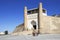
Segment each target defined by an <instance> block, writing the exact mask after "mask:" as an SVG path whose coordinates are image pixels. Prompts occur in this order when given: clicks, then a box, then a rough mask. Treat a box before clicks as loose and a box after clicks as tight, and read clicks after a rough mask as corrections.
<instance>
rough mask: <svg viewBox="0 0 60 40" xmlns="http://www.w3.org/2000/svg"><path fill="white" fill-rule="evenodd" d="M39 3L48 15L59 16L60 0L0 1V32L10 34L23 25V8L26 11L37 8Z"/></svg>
mask: <svg viewBox="0 0 60 40" xmlns="http://www.w3.org/2000/svg"><path fill="white" fill-rule="evenodd" d="M40 2H42V3H43V8H45V9H47V13H48V15H53V14H60V0H0V32H4V31H5V30H8V31H9V32H12V31H13V30H14V29H15V27H16V26H18V25H19V24H21V23H23V20H24V6H27V7H28V9H32V8H37V7H38V4H39V3H40Z"/></svg>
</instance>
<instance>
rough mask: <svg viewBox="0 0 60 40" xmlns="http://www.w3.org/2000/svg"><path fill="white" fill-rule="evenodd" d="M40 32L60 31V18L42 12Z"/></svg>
mask: <svg viewBox="0 0 60 40" xmlns="http://www.w3.org/2000/svg"><path fill="white" fill-rule="evenodd" d="M40 22H41V24H40V33H60V18H59V17H52V16H45V15H42V14H41V19H40Z"/></svg>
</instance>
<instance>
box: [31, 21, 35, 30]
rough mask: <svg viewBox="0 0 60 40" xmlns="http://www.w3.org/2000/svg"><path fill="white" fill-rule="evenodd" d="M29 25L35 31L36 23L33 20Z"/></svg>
mask: <svg viewBox="0 0 60 40" xmlns="http://www.w3.org/2000/svg"><path fill="white" fill-rule="evenodd" d="M31 24H32V26H33V28H34V29H35V30H36V22H35V21H34V20H33V21H31Z"/></svg>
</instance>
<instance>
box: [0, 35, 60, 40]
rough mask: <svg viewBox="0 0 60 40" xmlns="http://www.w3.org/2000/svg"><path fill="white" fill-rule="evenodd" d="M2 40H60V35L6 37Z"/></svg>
mask: <svg viewBox="0 0 60 40" xmlns="http://www.w3.org/2000/svg"><path fill="white" fill-rule="evenodd" d="M0 40H60V34H40V35H38V36H32V35H5V36H0Z"/></svg>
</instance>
